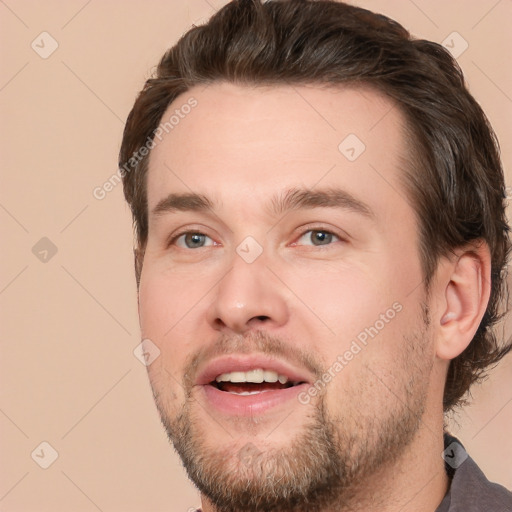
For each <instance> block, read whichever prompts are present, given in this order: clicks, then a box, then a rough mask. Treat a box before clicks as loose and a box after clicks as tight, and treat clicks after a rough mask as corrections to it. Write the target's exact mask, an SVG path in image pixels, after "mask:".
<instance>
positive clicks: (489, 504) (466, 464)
mask: <svg viewBox="0 0 512 512" xmlns="http://www.w3.org/2000/svg"><path fill="white" fill-rule="evenodd" d="M454 443H455V444H456V445H457V446H455V445H454ZM444 446H445V455H444V459H445V461H447V463H446V464H445V466H446V470H447V472H448V474H449V475H450V476H452V481H451V485H450V488H449V489H448V492H447V493H446V496H445V497H444V499H443V501H442V502H441V504H440V505H439V507H437V509H436V512H512V493H510V492H509V491H508V490H507V489H505V487H503V486H501V485H499V484H495V483H492V482H489V480H487V478H486V477H485V475H484V474H483V473H482V471H481V470H480V468H479V467H478V466H477V465H476V463H475V461H474V460H473V459H472V458H471V457H469V456H468V455H467V453H466V451H465V449H464V446H463V445H462V443H461V442H460V441H459V440H458V439H456V438H455V437H452V436H450V435H449V434H445V436H444ZM454 446H455V450H453V449H452V448H450V447H454ZM447 450H449V453H448V454H447V453H446V451H447ZM454 451H455V452H458V455H461V454H463V455H464V456H463V457H461V459H460V460H461V461H462V462H461V463H460V464H452V465H453V466H456V467H451V466H450V458H449V456H450V455H452V456H453V455H456V454H454ZM447 455H448V456H447Z"/></svg>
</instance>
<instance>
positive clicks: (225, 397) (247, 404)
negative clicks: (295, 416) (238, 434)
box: [201, 384, 308, 416]
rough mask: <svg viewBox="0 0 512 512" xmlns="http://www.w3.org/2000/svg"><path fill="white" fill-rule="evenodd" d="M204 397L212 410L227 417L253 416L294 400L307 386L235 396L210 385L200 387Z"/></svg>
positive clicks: (299, 385)
mask: <svg viewBox="0 0 512 512" xmlns="http://www.w3.org/2000/svg"><path fill="white" fill-rule="evenodd" d="M201 387H202V388H203V390H204V394H205V395H206V401H207V402H208V404H210V405H211V406H212V407H213V408H214V409H216V410H218V411H219V412H222V413H224V414H228V415H236V416H254V415H255V414H262V413H264V412H266V411H269V410H270V409H273V408H275V407H279V406H281V405H283V404H285V403H286V402H289V401H290V400H294V399H295V400H296V401H297V403H298V404H300V402H299V401H298V398H297V395H298V394H299V393H300V392H301V391H304V390H305V389H307V387H308V385H307V384H298V385H296V386H292V387H290V388H285V389H276V390H269V391H263V392H261V393H258V394H254V395H236V394H234V393H229V392H227V391H221V390H220V389H217V388H216V387H215V386H212V385H210V384H208V385H205V386H201Z"/></svg>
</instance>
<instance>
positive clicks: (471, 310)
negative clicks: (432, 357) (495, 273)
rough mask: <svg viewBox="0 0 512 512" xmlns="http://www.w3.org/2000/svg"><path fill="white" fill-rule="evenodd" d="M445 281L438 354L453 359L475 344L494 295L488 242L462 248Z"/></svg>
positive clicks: (437, 344) (443, 357) (437, 342)
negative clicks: (476, 334)
mask: <svg viewBox="0 0 512 512" xmlns="http://www.w3.org/2000/svg"><path fill="white" fill-rule="evenodd" d="M449 269H450V272H449V273H448V278H447V279H445V282H446V284H445V286H444V304H445V306H444V310H443V311H442V312H441V317H440V319H439V324H438V336H437V341H436V354H437V356H438V357H439V358H440V359H445V360H450V359H454V358H455V357H457V356H458V355H459V354H461V353H462V352H463V351H464V350H465V349H466V347H467V346H468V345H469V344H470V343H471V340H472V339H473V337H474V335H475V333H476V331H477V329H478V326H479V325H480V322H481V320H482V317H483V316H484V313H485V310H486V308H487V304H488V302H489V297H490V292H491V257H490V252H489V247H488V245H487V244H486V243H485V242H481V243H480V244H479V245H478V246H475V245H471V246H469V247H466V248H464V249H459V250H458V251H457V253H456V257H455V258H454V259H453V262H452V264H450V266H449Z"/></svg>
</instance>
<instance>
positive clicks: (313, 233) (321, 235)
mask: <svg viewBox="0 0 512 512" xmlns="http://www.w3.org/2000/svg"><path fill="white" fill-rule="evenodd" d="M339 240H341V239H340V238H339V237H338V236H337V235H335V234H334V233H331V232H330V231H325V230H322V229H310V230H309V231H306V232H305V233H304V234H303V235H302V236H301V237H300V238H299V239H298V240H297V242H296V243H297V244H300V245H315V246H319V245H329V244H331V243H332V242H337V241H339Z"/></svg>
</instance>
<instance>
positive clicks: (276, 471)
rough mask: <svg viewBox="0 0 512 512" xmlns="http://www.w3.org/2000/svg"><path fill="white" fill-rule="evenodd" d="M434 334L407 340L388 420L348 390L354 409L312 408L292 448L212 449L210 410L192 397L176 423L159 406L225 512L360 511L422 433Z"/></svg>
mask: <svg viewBox="0 0 512 512" xmlns="http://www.w3.org/2000/svg"><path fill="white" fill-rule="evenodd" d="M425 325H428V322H427V323H426V324H425ZM427 335H428V332H427V329H425V330H422V331H421V332H419V333H416V335H413V336H411V337H404V338H403V343H404V347H405V349H404V352H403V353H402V354H401V357H399V359H400V365H399V367H398V368H397V369H396V370H397V373H398V375H394V376H393V378H396V379H398V380H400V385H399V386H398V389H399V390H400V395H398V397H397V396H396V392H391V390H388V391H389V393H386V391H385V388H383V399H384V400H387V402H388V403H386V404H385V406H384V407H382V408H381V409H380V416H375V415H373V414H372V413H373V411H371V410H366V411H365V410H364V409H362V407H364V404H365V400H364V395H365V392H364V391H361V390H360V391H359V392H358V390H356V389H351V390H347V391H348V393H346V394H347V396H349V399H350V401H349V402H347V401H346V399H345V403H349V404H351V408H347V407H340V411H342V412H341V414H339V415H334V414H332V413H329V411H328V407H327V405H326V395H325V394H324V395H322V396H320V397H318V400H317V401H316V402H315V403H314V404H313V403H312V402H311V403H310V404H308V405H307V407H310V413H309V414H308V417H307V422H306V424H305V425H304V427H303V428H302V431H301V432H300V433H298V434H296V435H295V436H294V437H293V438H292V439H290V442H289V444H288V446H286V447H280V448H276V447H272V446H270V447H269V448H268V449H263V448H262V447H261V446H260V447H257V446H256V444H258V443H257V442H256V441H255V444H252V443H250V442H249V443H246V444H244V445H243V446H241V447H240V446H235V445H236V437H235V436H233V444H234V445H233V446H225V447H220V448H215V447H212V445H214V444H215V440H212V439H211V437H209V435H208V429H207V428H204V426H203V425H204V420H201V419H200V418H199V417H197V412H201V411H202V409H201V407H200V406H199V405H198V404H197V403H196V401H195V399H194V398H193V397H191V392H190V390H189V392H188V393H187V398H186V401H185V403H184V406H183V408H182V410H181V413H180V414H179V415H177V416H175V417H173V418H172V417H171V416H170V414H169V413H168V411H167V408H166V407H165V404H164V402H163V401H162V399H161V398H162V397H161V396H160V394H159V393H158V392H157V391H156V390H155V389H154V388H153V393H154V398H155V403H156V405H157V408H158V411H159V413H160V417H161V420H162V423H163V425H164V427H165V430H166V432H167V435H168V437H169V440H170V441H171V442H172V443H173V445H174V448H175V450H176V452H177V453H178V454H179V456H180V457H181V460H182V463H183V465H184V467H185V469H186V471H187V474H188V476H189V478H190V479H191V480H192V482H193V483H194V484H195V485H196V487H197V488H198V489H199V491H200V492H201V494H202V495H203V496H204V497H206V498H207V499H208V501H209V503H211V504H212V506H214V507H215V510H216V511H217V512H240V511H242V510H243V511H244V512H277V511H279V512H300V511H306V510H307V511H308V512H322V511H327V510H329V511H331V510H336V511H340V512H341V511H344V510H359V506H358V505H357V504H358V502H359V504H360V505H361V502H360V501H359V498H358V495H359V494H360V492H361V491H362V490H363V489H364V488H365V487H366V486H367V484H368V481H369V480H368V479H369V478H370V477H371V475H373V474H375V473H376V472H377V471H378V470H379V469H382V468H383V467H385V466H392V465H393V464H394V463H396V461H397V460H398V459H399V458H400V456H401V455H402V454H403V453H404V450H405V448H406V447H407V446H409V444H410V443H411V442H412V440H413V438H414V436H415V434H416V433H417V431H418V429H419V427H420V424H421V419H422V417H423V413H424V410H425V405H426V400H427V388H428V382H429V377H430V372H431V369H432V366H431V365H428V363H426V362H425V361H426V360H428V356H426V353H425V350H426V346H427V345H428V339H427V338H426V336H427ZM267 341H269V342H270V341H271V340H267ZM425 357H427V359H425ZM365 372H366V373H365V375H366V377H367V378H371V375H372V374H373V376H374V378H373V383H374V385H375V384H376V381H377V380H380V378H379V377H378V376H377V375H376V374H375V373H374V372H373V370H372V369H371V368H366V369H365ZM361 381H362V385H363V386H364V384H365V382H364V379H361ZM350 395H351V396H350ZM393 397H394V398H393ZM194 404H195V407H194ZM298 406H300V407H305V406H304V405H298ZM270 441H271V439H270ZM366 489H367V487H366Z"/></svg>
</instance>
